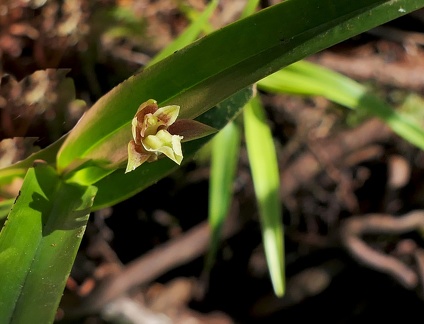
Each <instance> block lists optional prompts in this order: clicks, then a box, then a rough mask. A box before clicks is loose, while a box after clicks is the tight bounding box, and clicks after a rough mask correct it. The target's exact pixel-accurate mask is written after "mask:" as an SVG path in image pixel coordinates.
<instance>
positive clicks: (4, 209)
mask: <svg viewBox="0 0 424 324" xmlns="http://www.w3.org/2000/svg"><path fill="white" fill-rule="evenodd" d="M14 201H15V199H6V200H3V201H0V221H1V220H3V219H4V218H6V216H7V215H8V214H9V212H10V209H11V208H12V206H13V203H14Z"/></svg>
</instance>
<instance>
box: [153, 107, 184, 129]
mask: <svg viewBox="0 0 424 324" xmlns="http://www.w3.org/2000/svg"><path fill="white" fill-rule="evenodd" d="M179 113H180V106H177V105H170V106H165V107H162V108H159V109H158V110H156V112H155V113H154V115H155V116H157V117H158V118H159V119H160V120H161V121H162V122H163V123H164V125H166V127H168V126H169V125H172V124H173V123H174V122H175V121H176V120H177V117H178V114H179Z"/></svg>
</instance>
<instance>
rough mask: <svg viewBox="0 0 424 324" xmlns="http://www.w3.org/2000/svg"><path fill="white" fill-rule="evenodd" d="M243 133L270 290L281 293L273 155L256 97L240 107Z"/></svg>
mask: <svg viewBox="0 0 424 324" xmlns="http://www.w3.org/2000/svg"><path fill="white" fill-rule="evenodd" d="M243 116H244V125H245V137H246V145H247V153H248V156H249V162H250V168H251V171H252V177H253V184H254V188H255V193H256V199H257V202H258V207H259V214H260V219H261V225H262V238H263V242H264V248H265V254H266V259H267V264H268V267H269V272H270V275H271V280H272V283H273V287H274V291H275V294H276V295H277V296H282V295H283V294H284V289H285V284H284V241H283V224H282V217H281V202H280V199H279V191H280V190H279V188H280V180H279V179H280V176H279V172H278V164H277V156H276V152H275V147H274V142H273V139H272V135H271V131H270V129H269V126H268V125H267V122H266V116H265V112H264V111H263V108H262V105H261V103H260V101H259V98H258V97H254V98H253V99H252V100H251V101H250V102H249V103H248V104H247V105H246V107H245V110H244V114H243Z"/></svg>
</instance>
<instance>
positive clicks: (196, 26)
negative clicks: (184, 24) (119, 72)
mask: <svg viewBox="0 0 424 324" xmlns="http://www.w3.org/2000/svg"><path fill="white" fill-rule="evenodd" d="M218 3H219V0H212V1H211V2H210V3H209V4H208V6H207V7H206V8H205V10H204V11H203V12H202V13H201V14H200V16H199V17H198V18H197V19H196V21H194V22H193V23H192V24H190V26H189V27H188V28H187V29H186V30H184V31H183V32H182V33H181V35H179V36H178V37H177V38H176V39H174V40H173V41H172V42H171V43H170V44H169V45H168V46H166V47H165V49H163V50H162V51H160V53H159V54H158V55H156V56H155V57H154V58H153V59H152V60H151V61H150V62H149V64H148V66H150V65H153V64H155V63H157V62H159V61H160V60H163V59H164V58H165V57H167V56H169V55H171V54H172V53H174V52H175V51H178V50H180V49H182V48H183V47H184V46H187V45H188V44H190V43H191V42H193V41H194V40H195V39H196V37H197V36H198V35H199V34H200V33H201V31H202V30H203V28H204V26H205V24H206V23H207V22H208V19H209V18H210V16H211V15H212V13H213V11H214V10H215V8H216V6H217V5H218Z"/></svg>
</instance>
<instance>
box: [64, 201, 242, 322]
mask: <svg viewBox="0 0 424 324" xmlns="http://www.w3.org/2000/svg"><path fill="white" fill-rule="evenodd" d="M235 209H236V208H234V206H233V208H232V212H231V213H230V214H232V215H231V216H230V217H228V218H227V222H226V224H225V226H224V227H223V232H222V238H227V237H230V236H231V235H233V234H234V233H236V232H237V231H238V230H239V227H240V224H239V222H237V221H236V220H235V219H234V216H233V215H234V214H237V213H236V210H235ZM209 241H210V229H209V225H208V223H207V222H203V223H201V224H199V225H197V226H195V227H193V228H192V229H190V230H189V231H187V232H186V233H185V234H184V235H182V236H180V237H178V238H175V239H173V240H170V241H168V242H166V243H164V244H163V245H161V246H159V247H157V248H155V249H153V250H151V251H149V252H148V253H147V254H145V255H143V256H141V257H139V258H137V259H135V260H134V261H132V262H131V263H129V264H128V265H127V266H126V267H125V268H124V269H123V270H122V272H120V273H118V274H117V275H115V276H113V277H111V278H107V279H105V280H103V281H102V282H100V283H99V284H98V285H97V287H96V288H95V289H94V290H93V291H92V292H91V293H90V294H89V295H88V296H87V297H86V298H84V299H83V300H82V302H81V305H80V306H79V307H78V308H77V309H74V310H67V311H66V313H67V314H69V315H70V316H83V315H85V314H91V313H95V312H98V311H100V310H101V308H102V307H103V306H105V305H106V304H107V303H109V302H111V301H112V300H114V299H115V298H117V297H119V296H121V295H123V294H125V293H126V292H128V291H129V290H130V289H131V288H133V287H135V286H138V285H143V284H146V283H148V282H150V281H152V280H153V279H155V278H157V277H158V276H160V275H161V274H163V273H165V272H166V271H168V270H169V269H172V268H175V267H177V266H179V265H182V264H185V263H187V262H189V261H191V260H193V259H195V258H197V257H199V256H200V255H202V254H203V253H204V252H205V251H206V250H207V249H208V247H209Z"/></svg>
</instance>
